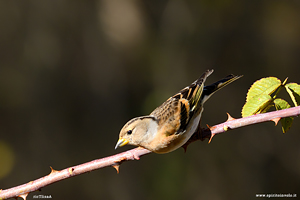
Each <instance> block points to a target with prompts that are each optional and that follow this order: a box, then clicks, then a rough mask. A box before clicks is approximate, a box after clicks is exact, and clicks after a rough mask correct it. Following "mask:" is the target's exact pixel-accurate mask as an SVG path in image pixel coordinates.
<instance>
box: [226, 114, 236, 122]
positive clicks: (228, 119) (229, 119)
mask: <svg viewBox="0 0 300 200" xmlns="http://www.w3.org/2000/svg"><path fill="white" fill-rule="evenodd" d="M227 117H228V118H227V121H226V122H228V121H231V120H235V118H233V117H231V115H230V114H229V113H227Z"/></svg>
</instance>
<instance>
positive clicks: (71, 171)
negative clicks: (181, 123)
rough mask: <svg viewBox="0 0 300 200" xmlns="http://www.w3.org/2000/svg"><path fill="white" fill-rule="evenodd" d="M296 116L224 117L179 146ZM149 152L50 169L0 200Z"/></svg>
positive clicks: (292, 111) (294, 111) (296, 111)
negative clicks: (226, 118) (61, 168)
mask: <svg viewBox="0 0 300 200" xmlns="http://www.w3.org/2000/svg"><path fill="white" fill-rule="evenodd" d="M298 115H300V106H298V107H293V108H289V109H285V110H280V111H274V112H268V113H264V114H256V115H252V116H249V117H245V118H239V119H234V118H232V117H231V116H230V115H229V114H228V120H227V121H226V122H224V123H221V124H218V125H215V126H212V127H208V128H205V129H201V130H198V131H197V132H196V133H194V135H193V136H192V137H191V138H190V140H189V141H188V142H187V143H186V144H185V145H184V146H183V148H184V149H185V150H186V148H187V146H188V145H189V144H190V143H192V142H194V141H197V140H204V139H205V138H209V142H210V141H211V139H212V138H213V136H215V135H217V134H220V133H223V132H226V131H228V130H231V129H236V128H239V127H243V126H247V125H252V124H257V123H262V122H266V121H274V122H275V125H277V123H278V121H279V120H280V119H281V118H285V117H294V116H298ZM149 153H151V151H149V150H147V149H143V148H140V147H138V148H135V149H132V150H129V151H126V152H123V153H119V154H116V155H113V156H109V157H105V158H101V159H97V160H93V161H90V162H87V163H84V164H81V165H77V166H73V167H69V168H66V169H63V170H60V171H56V170H54V169H52V168H51V173H50V174H49V175H47V176H44V177H42V178H39V179H37V180H34V181H30V182H28V183H25V184H23V185H19V186H16V187H13V188H10V189H6V190H0V200H1V199H7V198H12V197H22V198H24V199H26V196H27V195H28V194H29V193H30V192H33V191H36V190H40V189H41V188H42V187H45V186H47V185H50V184H52V183H55V182H57V181H61V180H63V179H66V178H70V177H73V176H77V175H79V174H83V173H86V172H90V171H93V170H96V169H100V168H103V167H109V166H112V167H114V168H115V169H116V170H117V172H119V166H120V164H121V163H122V162H124V161H129V160H139V159H140V157H141V156H143V155H146V154H149Z"/></svg>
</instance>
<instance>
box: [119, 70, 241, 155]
mask: <svg viewBox="0 0 300 200" xmlns="http://www.w3.org/2000/svg"><path fill="white" fill-rule="evenodd" d="M213 71H214V70H213V69H211V70H206V71H205V72H204V73H203V74H202V75H201V76H200V77H199V78H198V79H197V80H196V81H194V82H193V83H192V84H191V85H189V86H187V87H185V88H184V89H182V90H180V91H179V92H178V93H176V94H175V95H174V96H172V97H170V98H169V99H167V100H166V101H165V102H164V103H163V104H162V105H160V106H159V107H157V108H156V109H155V110H154V111H153V112H151V113H150V115H146V116H141V117H136V118H133V119H131V120H129V121H128V122H127V123H126V124H125V125H124V126H123V128H122V129H121V131H120V134H119V140H118V142H117V144H116V146H115V149H117V148H118V147H122V146H125V145H127V144H129V145H133V146H139V147H143V148H145V149H148V150H149V151H152V152H154V153H158V154H163V153H169V152H172V151H174V150H176V149H178V148H179V147H181V146H182V145H184V144H185V143H186V142H187V141H188V140H189V139H190V137H191V136H192V135H193V134H194V133H195V131H196V130H197V128H198V126H199V127H200V119H201V115H202V112H203V104H204V103H205V102H206V101H207V100H208V99H209V98H210V97H211V96H212V95H213V94H214V93H215V92H216V91H218V90H219V89H221V88H223V87H225V86H226V85H228V84H229V83H231V82H233V81H235V80H237V79H239V78H241V77H242V75H238V76H236V75H233V74H230V75H228V76H226V77H225V78H223V79H221V80H219V81H217V82H215V83H213V84H211V85H208V86H204V82H205V81H206V78H207V77H208V76H209V75H211V74H212V73H213Z"/></svg>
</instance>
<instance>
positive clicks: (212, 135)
mask: <svg viewBox="0 0 300 200" xmlns="http://www.w3.org/2000/svg"><path fill="white" fill-rule="evenodd" d="M214 136H215V134H214V133H212V134H211V136H210V138H209V141H208V144H209V143H210V142H211V140H212V138H213V137H214Z"/></svg>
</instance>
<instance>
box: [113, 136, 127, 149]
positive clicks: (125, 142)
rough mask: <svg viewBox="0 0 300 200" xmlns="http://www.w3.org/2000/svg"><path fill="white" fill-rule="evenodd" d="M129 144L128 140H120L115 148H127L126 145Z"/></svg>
mask: <svg viewBox="0 0 300 200" xmlns="http://www.w3.org/2000/svg"><path fill="white" fill-rule="evenodd" d="M128 142H129V141H128V140H125V139H122V138H120V139H119V140H118V142H117V144H116V146H115V149H117V148H118V147H122V146H125V145H126V144H128Z"/></svg>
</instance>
